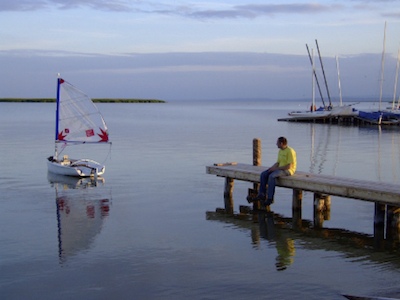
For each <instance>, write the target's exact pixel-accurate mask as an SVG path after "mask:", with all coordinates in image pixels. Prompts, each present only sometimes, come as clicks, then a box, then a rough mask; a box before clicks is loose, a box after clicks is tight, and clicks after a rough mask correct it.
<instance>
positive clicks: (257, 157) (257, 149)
mask: <svg viewBox="0 0 400 300" xmlns="http://www.w3.org/2000/svg"><path fill="white" fill-rule="evenodd" d="M253 166H261V140H260V139H253ZM259 188H260V184H259V183H254V184H253V193H256V194H258V190H259ZM258 209H260V202H258V201H256V202H253V210H258Z"/></svg>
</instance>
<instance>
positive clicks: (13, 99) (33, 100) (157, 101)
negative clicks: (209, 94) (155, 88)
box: [0, 98, 165, 103]
mask: <svg viewBox="0 0 400 300" xmlns="http://www.w3.org/2000/svg"><path fill="white" fill-rule="evenodd" d="M92 101H93V102H96V103H165V101H163V100H155V99H92ZM1 102H42V103H43V102H44V103H45V102H56V99H53V98H0V103H1Z"/></svg>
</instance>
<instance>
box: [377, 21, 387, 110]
mask: <svg viewBox="0 0 400 300" xmlns="http://www.w3.org/2000/svg"><path fill="white" fill-rule="evenodd" d="M385 44H386V22H385V34H384V36H383V51H382V70H381V92H380V95H379V111H381V105H382V88H383V69H384V65H385Z"/></svg>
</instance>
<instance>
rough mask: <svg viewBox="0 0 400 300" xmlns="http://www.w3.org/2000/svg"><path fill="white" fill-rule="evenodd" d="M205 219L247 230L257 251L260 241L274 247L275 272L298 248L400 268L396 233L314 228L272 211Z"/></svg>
mask: <svg viewBox="0 0 400 300" xmlns="http://www.w3.org/2000/svg"><path fill="white" fill-rule="evenodd" d="M206 219H207V220H209V221H217V222H222V223H225V224H230V225H232V226H231V227H230V228H232V229H233V230H234V229H238V230H241V231H243V229H246V230H249V231H250V236H251V243H252V245H254V247H255V248H256V249H257V248H259V247H261V245H262V240H265V241H267V242H268V246H272V247H276V250H277V255H276V264H275V266H276V270H277V271H283V270H285V269H287V268H288V267H289V266H290V265H291V264H292V263H293V262H294V259H295V252H296V248H297V249H307V250H325V251H335V252H337V253H339V254H340V255H341V256H342V257H343V258H346V259H349V261H354V262H365V263H368V264H369V263H374V264H377V265H378V266H379V267H380V268H383V269H398V268H400V255H399V250H400V239H399V234H398V233H396V235H391V236H389V235H386V238H384V236H383V235H381V234H375V235H370V234H364V233H358V232H354V231H349V230H345V229H341V228H323V227H320V228H318V227H315V222H314V221H310V220H298V219H297V220H295V219H293V218H287V217H284V216H282V215H280V214H277V213H274V212H273V211H269V212H268V211H265V212H259V213H258V212H257V213H240V214H226V213H225V212H224V211H223V210H220V209H217V211H216V212H206Z"/></svg>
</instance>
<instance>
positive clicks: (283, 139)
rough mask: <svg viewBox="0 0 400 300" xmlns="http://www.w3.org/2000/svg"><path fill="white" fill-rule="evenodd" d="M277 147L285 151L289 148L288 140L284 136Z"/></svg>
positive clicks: (279, 139) (277, 143)
mask: <svg viewBox="0 0 400 300" xmlns="http://www.w3.org/2000/svg"><path fill="white" fill-rule="evenodd" d="M276 145H277V146H278V148H279V149H285V148H286V147H287V139H286V138H285V137H283V136H281V137H279V138H278V141H277V142H276Z"/></svg>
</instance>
